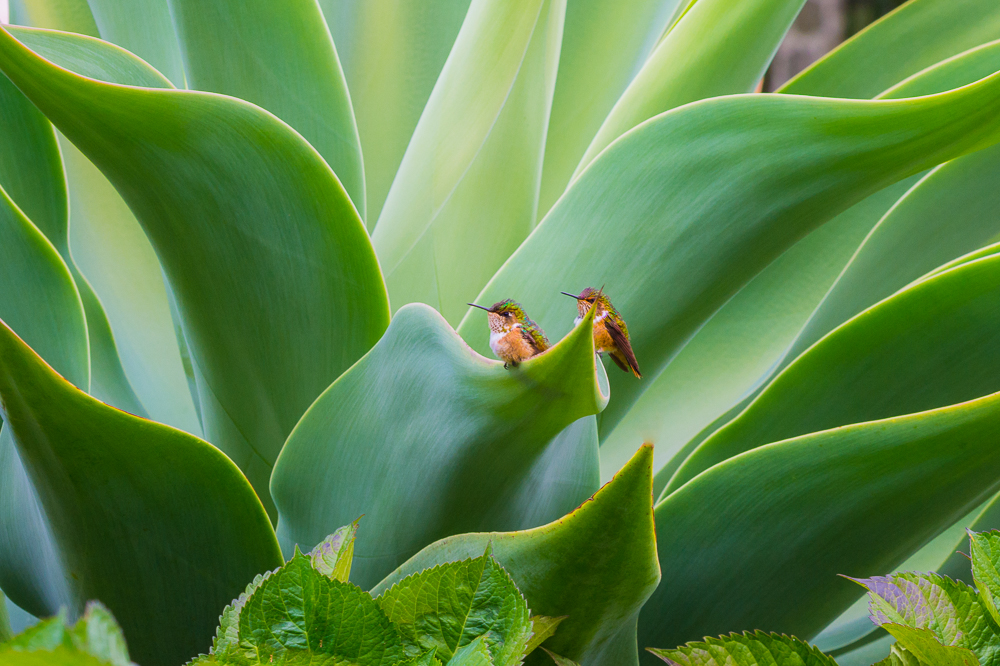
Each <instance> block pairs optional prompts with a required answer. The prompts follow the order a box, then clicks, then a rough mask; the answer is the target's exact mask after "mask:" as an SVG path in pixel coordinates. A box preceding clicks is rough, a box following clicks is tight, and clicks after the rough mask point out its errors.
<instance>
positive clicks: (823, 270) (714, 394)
mask: <svg viewBox="0 0 1000 666" xmlns="http://www.w3.org/2000/svg"><path fill="white" fill-rule="evenodd" d="M916 180H917V177H916V176H911V177H910V178H907V179H905V180H902V181H900V182H898V183H895V184H893V185H890V186H889V187H887V188H885V189H884V190H882V191H881V192H878V193H876V194H873V195H871V196H870V197H868V198H867V199H865V200H864V201H862V202H860V203H857V204H855V205H854V206H852V207H851V208H850V209H848V210H846V211H844V212H843V213H841V214H840V215H838V216H837V217H836V218H834V219H832V220H830V221H829V222H827V223H826V224H824V225H822V226H821V227H819V228H818V229H816V231H814V232H812V233H811V234H809V235H808V236H806V237H805V238H803V239H802V240H801V241H799V242H798V243H796V244H795V245H794V246H792V247H791V248H789V249H788V250H787V251H786V252H785V253H784V254H783V255H781V256H780V257H778V258H777V259H776V260H774V262H772V263H771V265H769V266H768V267H767V268H765V269H764V270H763V271H761V272H760V273H759V274H758V275H757V276H756V277H754V278H753V280H751V281H750V283H749V284H748V285H747V286H746V287H744V288H743V289H742V290H740V292H739V293H738V294H736V295H735V296H733V298H732V299H730V300H729V301H728V302H727V303H726V304H725V305H724V306H723V307H722V309H721V310H719V312H717V313H716V314H715V315H713V316H712V318H711V319H710V320H709V321H708V323H706V324H705V326H704V327H703V328H701V329H700V330H699V331H698V332H697V333H696V334H695V335H694V337H693V338H692V339H691V341H690V342H688V343H687V344H686V345H685V346H684V348H683V349H681V351H680V353H678V354H677V357H676V358H674V359H673V360H672V361H671V362H670V364H669V365H668V366H667V367H666V369H665V370H664V371H663V372H662V373H661V374H660V376H659V377H657V378H656V379H655V380H654V381H653V383H652V385H651V386H650V387H649V389H648V390H647V391H646V392H645V393H643V394H642V396H641V397H640V398H639V399H638V400H637V401H636V403H635V405H633V407H632V409H630V410H629V412H628V414H627V415H626V416H625V417H624V418H623V419H622V421H621V423H619V424H618V426H617V427H616V428H615V429H614V430H613V431H612V432H611V434H610V435H609V436H608V438H607V439H606V440H605V441H603V442H602V443H601V478H606V477H607V476H609V475H610V474H611V473H613V466H614V465H616V464H617V465H619V466H620V465H621V464H622V462H623V461H624V460H627V456H630V455H631V454H632V453H633V452H634V451H635V447H636V442H653V443H654V444H655V445H656V448H655V449H654V461H655V462H654V465H653V469H654V470H656V477H655V481H654V483H653V488H654V494H655V495H659V494H660V492H661V491H662V490H663V486H664V485H666V483H667V481H668V480H669V479H670V477H671V476H672V475H673V472H674V471H676V467H677V466H679V465H680V463H681V462H683V460H684V458H685V457H687V455H688V454H689V453H690V452H691V451H693V450H694V447H695V446H696V445H697V444H699V443H700V442H701V439H699V438H698V436H699V435H700V433H701V432H702V431H703V429H706V428H708V427H709V425H710V424H711V423H712V422H713V421H714V420H715V419H716V418H717V417H718V416H719V415H720V414H725V413H726V411H727V410H728V409H730V408H731V407H733V405H736V404H739V403H740V402H741V400H743V399H745V396H746V395H747V394H748V393H751V392H752V391H753V390H754V389H755V388H756V387H757V386H759V384H760V382H761V381H762V378H767V377H768V376H769V374H770V372H771V369H772V368H773V366H774V364H775V363H776V362H777V361H778V360H780V359H781V358H782V356H783V354H784V353H785V351H786V350H787V349H788V345H789V344H791V342H792V341H793V340H794V339H795V336H796V335H797V334H798V332H799V331H800V330H801V329H802V325H803V323H804V322H805V321H806V320H807V319H808V317H809V315H810V314H811V313H812V311H813V309H814V308H815V307H816V304H817V303H818V302H819V301H820V300H821V299H822V297H823V295H824V294H825V293H826V291H827V289H828V288H829V286H830V285H831V284H832V283H833V281H834V280H836V277H837V274H838V273H840V271H841V270H842V269H843V267H844V264H846V263H847V262H848V260H849V259H850V257H851V255H852V254H853V253H854V251H855V250H856V249H857V246H858V244H859V243H861V241H862V240H863V239H864V237H865V234H867V233H868V231H869V230H870V229H871V227H872V225H874V224H875V222H876V221H877V220H878V219H879V218H880V217H881V216H882V215H883V214H884V213H885V211H887V210H888V209H889V208H890V207H891V206H892V204H893V203H895V202H896V200H897V199H899V197H900V196H901V195H902V194H903V193H904V192H906V190H908V189H909V188H910V186H911V185H912V184H913V183H914V182H916ZM740 411H742V410H740ZM734 416H735V415H734ZM730 418H731V417H730ZM727 420H728V419H727ZM707 434H711V433H707Z"/></svg>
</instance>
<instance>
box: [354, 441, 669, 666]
mask: <svg viewBox="0 0 1000 666" xmlns="http://www.w3.org/2000/svg"><path fill="white" fill-rule="evenodd" d="M652 461H653V455H652V447H650V446H648V445H647V446H644V447H642V448H640V449H639V451H637V452H636V454H635V456H634V457H633V458H632V460H631V461H629V463H628V464H627V465H626V466H625V467H623V468H622V470H621V471H620V472H619V473H618V475H617V476H615V478H614V479H612V480H611V481H610V482H609V483H608V484H607V485H605V486H604V487H603V488H601V490H599V491H598V492H597V493H596V494H595V495H594V497H593V498H592V499H591V500H588V501H587V502H585V503H584V504H583V505H582V506H580V507H579V508H578V509H576V510H575V511H573V512H572V513H570V514H569V515H567V516H565V517H563V518H561V519H560V520H558V521H555V522H553V523H550V524H548V525H543V526H542V527H537V528H535V529H530V530H524V531H521V532H507V533H502V532H500V533H498V532H488V533H484V534H462V535H458V536H454V537H449V538H447V539H443V540H441V541H438V542H437V543H433V544H431V545H429V546H427V547H426V548H424V549H423V550H422V551H420V552H419V553H417V554H416V555H414V556H413V557H412V558H410V559H409V560H408V561H407V562H406V563H405V564H403V565H402V566H401V567H400V568H399V569H397V570H396V571H394V572H393V573H392V574H391V575H389V576H388V577H387V578H386V579H385V580H383V581H382V582H381V583H379V584H378V585H377V586H376V587H375V589H374V590H372V592H373V594H381V593H382V592H383V591H384V590H386V589H388V588H389V587H390V586H392V585H393V584H395V583H396V582H398V581H399V580H402V579H403V578H405V577H406V576H408V575H410V574H412V573H415V572H418V571H421V570H423V569H425V568H428V567H432V566H436V565H438V564H442V563H444V562H452V561H455V560H461V559H465V558H468V557H475V556H476V555H477V554H478V553H481V552H483V549H484V548H486V546H487V545H489V544H492V548H493V556H494V557H495V558H496V559H497V561H498V562H500V564H501V565H502V566H503V567H504V569H506V570H507V572H508V573H509V574H510V576H511V578H513V579H514V582H515V583H516V584H517V586H518V589H520V590H521V592H522V593H523V594H524V596H525V598H526V599H527V600H528V605H529V606H530V607H531V609H532V611H533V612H537V613H544V614H545V615H549V616H557V615H566V616H568V617H567V618H566V620H564V621H563V622H562V624H561V625H560V626H559V631H558V632H556V635H555V636H553V637H552V638H550V639H549V640H548V641H547V642H546V646H547V647H549V648H550V649H552V650H553V651H554V652H557V653H559V654H560V655H565V656H566V657H567V658H569V659H573V660H574V661H577V662H579V663H580V664H582V665H583V666H595V665H597V664H628V663H633V664H634V663H637V658H638V657H637V655H638V652H637V648H636V638H635V620H636V615H637V614H638V611H639V608H641V607H642V605H643V603H644V602H645V600H646V599H647V598H648V597H649V595H650V594H651V593H652V591H653V590H654V589H656V585H657V583H658V582H659V580H660V570H659V568H658V567H657V565H656V549H655V544H654V543H653V530H654V526H653V515H652V511H651V510H650V509H651V506H650V502H651V499H652V496H651V489H652V467H651V466H652Z"/></svg>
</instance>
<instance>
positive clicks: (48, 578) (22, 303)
mask: <svg viewBox="0 0 1000 666" xmlns="http://www.w3.org/2000/svg"><path fill="white" fill-rule="evenodd" d="M0 284H3V285H17V287H16V288H11V287H8V288H4V289H0V319H3V320H6V321H8V322H10V325H11V326H16V327H17V329H18V331H20V332H21V334H22V335H23V336H24V337H25V338H26V339H28V340H31V342H32V344H34V345H36V347H37V348H38V350H39V351H40V352H41V353H43V354H45V355H46V358H48V359H50V362H51V363H52V365H53V366H54V367H56V368H58V369H59V371H60V372H62V373H63V374H64V375H65V376H66V377H67V378H68V379H69V380H71V381H72V382H74V383H75V384H77V385H78V386H82V387H83V388H87V387H88V386H89V383H90V360H89V355H88V351H87V328H86V322H85V318H84V312H83V304H82V303H81V302H80V295H79V292H77V290H76V287H75V286H74V284H73V278H72V277H71V276H70V273H69V269H68V268H67V267H66V264H65V263H64V262H63V260H62V258H61V257H60V256H59V254H58V252H56V249H55V248H54V247H53V246H52V244H51V243H50V242H49V241H48V239H46V238H45V236H43V235H42V233H41V232H40V231H39V230H38V229H37V228H36V227H35V226H34V225H33V224H32V223H31V222H30V221H29V220H28V219H27V218H26V217H25V216H24V214H23V213H22V212H21V211H20V209H18V208H17V206H15V205H14V203H13V202H12V201H11V200H10V198H9V197H8V196H7V194H6V192H4V190H3V189H2V188H0ZM0 587H2V588H3V589H4V591H5V592H6V593H7V594H8V595H10V596H11V598H12V600H13V601H14V602H15V603H17V604H18V605H19V606H22V607H24V608H26V609H28V610H29V611H31V612H32V613H34V614H36V615H41V614H50V613H52V612H54V611H55V610H56V609H58V608H59V606H60V605H61V604H64V603H66V602H67V601H68V600H69V593H68V591H67V589H66V585H65V582H64V581H63V580H62V571H61V566H60V565H59V561H58V557H57V554H56V552H55V549H54V547H53V544H52V542H51V537H50V534H49V531H48V526H47V524H46V520H45V518H44V516H43V515H42V511H41V509H40V507H39V505H38V498H37V497H36V495H35V492H34V490H33V488H32V485H31V481H30V480H29V479H28V477H27V475H26V472H25V469H24V466H23V464H22V462H21V457H20V456H19V455H18V452H17V450H16V449H15V447H14V442H13V440H12V439H11V437H10V428H9V426H7V425H4V426H2V428H0Z"/></svg>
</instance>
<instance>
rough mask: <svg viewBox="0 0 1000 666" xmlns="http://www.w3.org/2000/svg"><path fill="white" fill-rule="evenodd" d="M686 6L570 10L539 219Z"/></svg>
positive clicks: (635, 0)
mask: <svg viewBox="0 0 1000 666" xmlns="http://www.w3.org/2000/svg"><path fill="white" fill-rule="evenodd" d="M681 4H682V3H680V2H679V0H573V1H572V2H568V3H567V4H566V22H565V26H564V30H563V38H562V48H561V50H560V52H559V73H558V75H557V77H556V90H555V96H554V97H553V99H552V114H551V116H550V117H549V128H548V131H547V132H546V135H545V164H544V166H543V168H542V185H541V191H540V193H539V201H538V217H539V218H540V217H542V216H544V215H545V213H546V212H547V211H548V210H549V208H551V207H552V204H553V203H555V201H556V199H558V198H559V196H560V195H561V194H562V193H563V191H564V190H565V189H566V184H567V183H568V182H569V179H570V176H571V175H572V174H573V170H574V169H575V168H576V165H577V164H579V163H580V157H581V156H583V153H584V151H585V150H586V149H587V146H588V145H589V144H590V141H591V139H593V138H594V134H596V133H597V130H598V129H599V128H600V126H601V123H602V122H603V121H604V119H605V117H607V115H608V112H609V111H610V110H611V108H612V107H613V106H614V104H615V102H616V101H618V98H619V97H621V94H622V92H624V91H625V88H626V86H628V84H629V82H630V81H631V80H632V78H633V77H634V76H635V73H636V72H638V71H639V69H640V68H641V67H642V63H643V62H645V61H646V58H647V57H648V56H649V53H650V52H651V51H652V50H653V48H654V47H655V46H656V42H657V40H658V39H659V37H660V35H661V34H663V31H664V29H665V27H666V26H667V25H669V24H670V22H671V21H672V19H673V17H674V15H675V14H676V12H677V11H678V10H679V9H680V8H681ZM352 90H353V88H352Z"/></svg>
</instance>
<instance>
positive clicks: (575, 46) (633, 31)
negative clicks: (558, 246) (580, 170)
mask: <svg viewBox="0 0 1000 666" xmlns="http://www.w3.org/2000/svg"><path fill="white" fill-rule="evenodd" d="M680 5H681V3H680V2H679V1H678V0H586V1H583V2H580V1H574V2H568V3H567V4H566V21H565V26H564V29H563V38H562V48H561V49H560V51H559V73H558V75H557V76H556V90H555V96H554V97H553V99H552V113H551V115H550V117H549V127H548V131H547V132H546V135H545V164H544V166H543V167H542V184H541V190H540V192H539V198H538V217H539V219H541V217H543V216H544V215H545V213H546V212H548V210H549V208H551V207H552V204H553V203H555V201H556V199H558V198H559V196H560V195H561V194H562V193H563V191H564V190H565V189H566V184H567V183H568V182H569V179H570V176H571V175H572V174H573V170H574V169H575V168H576V165H577V164H579V163H580V157H581V156H583V153H584V151H586V149H587V146H588V145H589V144H590V142H591V140H592V139H593V138H594V134H595V133H596V132H597V130H598V129H599V128H600V126H601V123H602V122H603V121H604V119H605V118H606V117H607V115H608V112H609V111H611V108H612V107H613V106H614V105H615V102H617V101H618V98H619V97H621V94H622V93H623V92H624V91H625V88H626V86H628V84H629V82H630V81H631V80H632V78H633V77H634V76H635V73H636V72H637V71H639V69H640V68H641V67H642V63H643V62H645V61H646V58H647V57H648V56H649V54H650V52H651V51H652V50H653V48H654V47H655V46H656V42H657V39H659V37H660V35H661V34H662V33H663V31H664V29H665V28H666V26H667V25H669V24H670V23H671V21H672V20H673V17H674V15H675V14H676V12H677V11H678V10H679V9H680V8H681V7H680Z"/></svg>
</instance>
